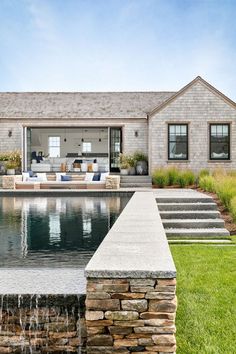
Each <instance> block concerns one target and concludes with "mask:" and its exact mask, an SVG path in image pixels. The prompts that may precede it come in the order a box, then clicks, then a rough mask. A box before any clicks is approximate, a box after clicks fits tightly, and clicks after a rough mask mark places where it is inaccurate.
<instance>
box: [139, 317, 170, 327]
mask: <svg viewBox="0 0 236 354" xmlns="http://www.w3.org/2000/svg"><path fill="white" fill-rule="evenodd" d="M174 324H175V322H174V320H168V319H162V318H153V319H150V320H144V325H145V326H155V327H167V326H174Z"/></svg>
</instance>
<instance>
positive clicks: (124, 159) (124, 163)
mask: <svg viewBox="0 0 236 354" xmlns="http://www.w3.org/2000/svg"><path fill="white" fill-rule="evenodd" d="M119 159H120V174H121V175H128V174H129V163H128V156H125V155H124V154H120V157H119Z"/></svg>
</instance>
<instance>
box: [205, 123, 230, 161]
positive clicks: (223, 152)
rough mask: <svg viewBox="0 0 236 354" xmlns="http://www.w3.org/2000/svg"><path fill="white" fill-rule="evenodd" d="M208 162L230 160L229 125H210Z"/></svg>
mask: <svg viewBox="0 0 236 354" xmlns="http://www.w3.org/2000/svg"><path fill="white" fill-rule="evenodd" d="M209 133H210V134H209V135H210V160H229V159H230V124H228V123H227V124H219V123H218V124H210V129H209Z"/></svg>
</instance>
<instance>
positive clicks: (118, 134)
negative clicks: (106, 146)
mask: <svg viewBox="0 0 236 354" xmlns="http://www.w3.org/2000/svg"><path fill="white" fill-rule="evenodd" d="M121 152H122V128H110V171H111V172H120V162H119V155H120V153H121Z"/></svg>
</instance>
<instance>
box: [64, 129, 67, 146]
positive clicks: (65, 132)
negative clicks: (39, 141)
mask: <svg viewBox="0 0 236 354" xmlns="http://www.w3.org/2000/svg"><path fill="white" fill-rule="evenodd" d="M64 136H65V137H64V142H65V143H66V140H67V139H66V129H65V134H64Z"/></svg>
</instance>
